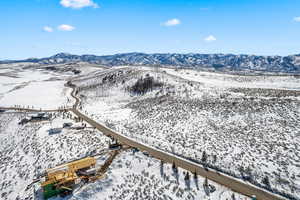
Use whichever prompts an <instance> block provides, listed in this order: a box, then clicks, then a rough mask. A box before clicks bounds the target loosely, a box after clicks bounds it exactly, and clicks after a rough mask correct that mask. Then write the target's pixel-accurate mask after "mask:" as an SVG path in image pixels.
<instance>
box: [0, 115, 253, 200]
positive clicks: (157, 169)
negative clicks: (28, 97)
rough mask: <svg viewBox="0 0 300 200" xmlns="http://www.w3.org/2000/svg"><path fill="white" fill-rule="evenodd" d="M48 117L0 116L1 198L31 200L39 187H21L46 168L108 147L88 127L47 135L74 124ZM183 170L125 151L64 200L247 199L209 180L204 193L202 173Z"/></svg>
mask: <svg viewBox="0 0 300 200" xmlns="http://www.w3.org/2000/svg"><path fill="white" fill-rule="evenodd" d="M53 116H54V117H53V120H51V121H50V122H38V123H28V124H26V125H19V124H18V123H19V122H20V120H21V119H23V118H24V117H26V114H24V113H9V114H0V148H1V149H0V152H1V153H0V158H1V161H0V171H1V174H0V196H1V199H3V200H13V199H36V196H35V193H34V191H37V190H38V189H39V185H38V184H37V185H35V186H34V187H31V188H29V189H26V187H27V185H29V184H30V183H31V181H32V180H33V179H34V178H36V177H37V176H38V175H39V174H42V173H43V172H45V170H46V169H48V168H52V167H54V166H56V165H58V164H62V163H65V162H68V161H71V160H74V159H78V158H82V157H85V156H88V155H93V154H96V153H99V152H101V151H102V150H104V149H107V147H108V143H109V141H110V139H109V138H107V137H106V136H104V135H102V134H101V133H99V132H97V131H93V130H92V129H91V130H70V129H63V130H62V132H61V133H59V134H49V130H50V129H51V128H61V127H62V125H63V123H66V122H72V123H74V121H72V120H71V119H70V118H69V116H70V115H69V114H65V115H63V114H57V113H53ZM74 125H76V124H74ZM101 159H105V158H101V157H100V158H99V160H100V161H101ZM185 173H186V172H185V171H183V170H181V169H178V173H175V172H174V171H173V170H172V167H171V166H170V165H169V164H163V163H161V162H160V161H159V160H156V159H154V158H151V157H148V156H147V155H144V154H143V153H141V152H135V153H134V152H133V151H132V150H127V151H126V152H121V153H120V154H119V155H118V157H117V158H116V159H115V160H114V162H113V164H112V165H111V166H110V168H109V170H108V172H107V174H106V178H105V179H102V180H99V181H96V182H95V183H90V184H88V185H85V186H84V187H82V188H80V189H78V190H76V191H75V193H74V194H73V195H71V196H68V197H66V198H64V199H107V200H108V199H170V200H171V199H199V198H200V199H205V200H225V199H231V198H232V197H233V196H234V197H235V199H237V200H248V198H246V197H244V196H242V195H240V194H237V193H234V192H232V191H230V190H229V189H228V188H225V187H222V186H220V185H218V184H216V183H213V182H211V181H208V183H209V184H210V185H211V188H212V189H213V190H211V191H210V192H209V191H208V190H205V188H206V187H204V186H203V183H204V179H203V178H202V177H199V176H198V177H197V178H195V177H194V176H193V175H192V174H190V180H189V181H185V180H184V177H185ZM52 199H62V198H59V197H58V198H52Z"/></svg>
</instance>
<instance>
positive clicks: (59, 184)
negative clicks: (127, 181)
mask: <svg viewBox="0 0 300 200" xmlns="http://www.w3.org/2000/svg"><path fill="white" fill-rule="evenodd" d="M127 149H129V147H123V146H122V145H121V144H118V143H114V144H110V145H109V148H108V149H106V150H103V151H102V152H101V153H100V154H97V155H93V156H88V157H85V158H81V159H78V160H74V161H71V162H68V163H64V164H61V165H58V166H56V167H54V168H50V169H48V170H46V171H45V173H44V174H42V175H40V177H38V178H37V179H35V180H34V181H33V182H32V183H31V184H30V185H28V186H27V189H29V188H30V187H33V186H34V185H35V186H37V188H38V189H37V191H35V194H36V198H37V199H45V200H46V199H49V198H52V197H55V196H60V197H65V196H67V195H70V194H72V192H73V191H75V190H78V189H80V188H81V187H83V186H84V185H85V184H88V183H92V182H95V181H96V180H99V179H103V178H105V177H106V175H105V173H106V171H107V169H108V168H109V166H110V165H111V163H112V162H113V160H114V159H115V157H116V156H117V155H118V154H119V153H121V151H123V150H127ZM100 157H102V158H103V157H105V161H104V162H101V161H100V160H99V158H100Z"/></svg>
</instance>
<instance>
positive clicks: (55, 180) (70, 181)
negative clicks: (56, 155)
mask: <svg viewBox="0 0 300 200" xmlns="http://www.w3.org/2000/svg"><path fill="white" fill-rule="evenodd" d="M95 165H96V159H95V158H94V157H87V158H84V159H81V160H76V161H73V162H70V163H67V164H63V165H59V166H57V167H55V168H52V169H48V170H47V171H46V176H45V180H44V181H43V182H42V183H41V186H42V188H43V194H44V198H45V199H48V198H50V197H53V196H56V195H62V196H64V195H67V194H69V193H71V192H72V191H73V189H74V186H75V185H76V184H79V183H80V182H82V181H84V182H89V181H90V180H91V179H93V180H96V178H95V176H96V171H97V170H96V169H95Z"/></svg>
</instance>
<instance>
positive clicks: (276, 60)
mask: <svg viewBox="0 0 300 200" xmlns="http://www.w3.org/2000/svg"><path fill="white" fill-rule="evenodd" d="M14 62H33V63H40V64H63V63H72V62H88V63H92V64H100V65H105V66H120V65H133V66H137V65H159V66H177V67H184V68H214V69H217V70H221V71H222V70H232V71H249V70H250V71H265V72H284V73H300V54H298V55H291V56H256V55H234V54H193V53H190V54H177V53H170V54H169V53H155V54H146V53H123V54H115V55H107V56H96V55H73V54H68V53H59V54H56V55H54V56H51V57H46V58H29V59H25V60H12V61H0V64H1V63H2V64H3V63H14Z"/></svg>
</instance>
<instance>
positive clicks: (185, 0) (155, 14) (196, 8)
mask: <svg viewBox="0 0 300 200" xmlns="http://www.w3.org/2000/svg"><path fill="white" fill-rule="evenodd" d="M0 19H1V20H0V60H3V59H21V58H28V57H44V56H50V55H53V54H56V53H58V52H69V53H74V54H96V55H105V54H114V53H124V52H146V53H154V52H155V53H162V52H163V53H168V52H170V53H190V52H192V53H234V54H259V55H289V54H298V53H300V0H172V1H171V0H163V1H162V0H1V1H0Z"/></svg>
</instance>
